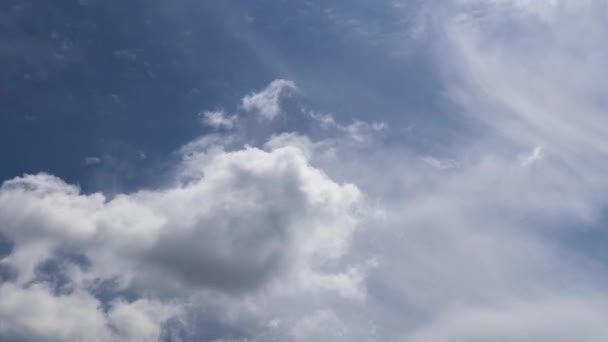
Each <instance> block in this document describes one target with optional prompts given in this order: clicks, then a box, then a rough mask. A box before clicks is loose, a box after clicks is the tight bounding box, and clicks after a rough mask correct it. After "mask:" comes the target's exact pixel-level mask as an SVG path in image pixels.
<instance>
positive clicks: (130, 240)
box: [0, 144, 362, 341]
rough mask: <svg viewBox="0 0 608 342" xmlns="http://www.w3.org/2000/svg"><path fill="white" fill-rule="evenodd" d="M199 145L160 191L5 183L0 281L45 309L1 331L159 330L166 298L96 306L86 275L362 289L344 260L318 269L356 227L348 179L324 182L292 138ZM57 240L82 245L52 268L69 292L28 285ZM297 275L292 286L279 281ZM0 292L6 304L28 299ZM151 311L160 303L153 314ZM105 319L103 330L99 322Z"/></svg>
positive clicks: (121, 334)
mask: <svg viewBox="0 0 608 342" xmlns="http://www.w3.org/2000/svg"><path fill="white" fill-rule="evenodd" d="M200 146H204V149H203V150H196V149H197V147H195V146H191V147H190V150H189V154H188V156H189V157H190V159H189V160H187V162H189V163H188V164H187V167H188V168H197V169H198V170H200V173H199V174H200V175H203V176H201V177H199V178H190V179H189V180H188V182H187V183H179V182H178V183H177V184H176V185H175V186H174V187H170V188H167V189H163V190H154V191H140V192H136V193H132V194H123V195H118V196H116V197H114V198H112V199H108V198H105V196H103V195H101V194H89V195H85V194H82V193H81V192H80V190H79V189H78V188H77V187H75V186H72V185H69V184H66V183H65V182H63V181H62V180H60V179H58V178H56V177H53V176H49V175H45V174H39V175H29V176H24V177H21V178H16V179H14V180H11V181H7V182H5V184H4V185H3V186H2V187H1V188H0V222H2V224H3V226H2V227H3V233H4V234H5V235H6V237H7V238H9V239H10V240H12V241H14V243H15V245H14V250H13V252H12V254H10V255H9V256H8V257H6V258H5V259H4V260H3V262H4V263H5V264H6V265H8V266H10V267H11V268H12V269H14V270H16V272H17V278H16V279H15V281H14V282H13V283H12V284H11V285H7V286H10V287H7V288H8V289H10V290H11V291H12V292H16V293H18V294H19V296H20V297H15V296H16V295H15V294H12V295H11V296H12V297H15V298H23V300H24V301H28V300H29V301H33V302H37V301H41V300H47V301H48V302H49V304H48V305H49V308H48V311H49V313H46V312H44V311H41V310H38V311H36V312H37V313H38V314H40V315H45V317H39V318H37V319H35V322H34V323H36V322H38V323H37V324H45V325H44V326H43V327H39V326H38V325H36V324H34V323H32V322H30V321H23V322H22V321H15V322H12V323H11V324H10V325H9V326H6V327H5V328H4V330H2V329H0V336H1V337H4V336H13V334H15V333H16V332H15V331H13V330H10V329H19V333H21V334H24V335H23V336H40V339H42V336H50V338H51V339H54V338H56V339H57V340H66V341H67V340H79V339H81V338H80V337H79V336H81V335H82V334H85V333H87V332H90V331H95V330H94V329H98V330H99V333H96V336H100V340H103V336H104V335H103V334H106V335H105V336H111V339H120V338H124V339H126V340H130V338H131V337H129V336H132V335H134V334H137V336H139V340H142V339H143V340H149V339H153V337H155V336H159V334H160V331H161V325H162V322H164V321H165V320H167V319H168V318H169V317H170V316H171V314H170V313H172V314H174V315H175V314H177V313H176V312H177V311H175V310H171V309H170V306H167V305H168V304H161V303H152V305H153V306H152V307H150V306H149V304H148V302H145V301H144V302H141V301H138V302H134V303H128V302H120V301H118V302H112V303H110V305H111V307H112V310H111V311H110V312H109V313H108V314H107V315H106V314H104V313H103V312H101V311H100V309H99V307H98V306H100V305H101V303H100V302H99V301H97V300H96V299H95V298H93V297H91V296H90V295H89V294H87V289H89V288H90V284H92V283H95V282H96V281H98V280H100V279H101V280H112V281H113V282H114V283H115V284H116V286H117V290H120V291H123V290H129V291H136V293H146V294H148V295H149V296H152V298H163V297H164V298H173V299H175V298H184V299H185V300H187V298H189V296H191V295H192V294H195V293H201V292H202V293H204V292H205V291H214V292H216V291H220V292H225V293H227V294H228V295H229V296H231V295H232V293H245V294H247V293H255V292H256V291H258V290H259V289H267V290H266V291H271V292H270V293H273V292H274V291H279V292H280V293H284V294H283V295H285V296H294V295H297V294H298V293H305V292H311V293H318V294H319V295H320V294H323V293H328V292H336V293H341V294H343V295H344V296H346V297H353V296H361V291H362V289H361V288H359V287H360V286H361V285H362V284H361V275H360V273H357V272H355V271H353V270H352V269H348V268H346V267H344V268H341V267H340V268H335V267H334V268H333V269H331V270H330V269H326V267H327V266H328V265H338V264H337V263H338V262H339V260H340V258H341V257H342V256H343V255H344V254H345V253H346V251H347V247H348V245H349V243H350V239H351V236H352V234H353V232H354V231H355V228H356V227H357V224H358V220H359V219H358V214H357V206H358V205H359V203H360V201H361V194H360V192H359V190H358V189H357V188H356V187H355V186H353V185H350V184H343V185H340V184H337V183H335V182H333V181H332V180H331V179H330V178H329V177H328V176H327V175H325V174H324V173H323V172H322V171H320V170H318V169H316V168H314V167H312V166H311V165H310V164H309V162H308V157H307V154H306V153H305V152H303V151H302V150H300V149H299V148H298V147H294V145H291V144H285V145H284V146H276V148H273V149H272V150H271V151H263V150H260V149H257V148H252V147H249V148H245V149H241V150H235V151H230V152H226V151H223V150H222V149H215V148H214V147H213V146H208V145H207V146H205V145H199V147H198V148H200ZM197 155H199V156H198V157H197ZM203 155H204V156H203ZM194 161H196V163H195V162H194ZM177 177H178V178H179V176H177ZM59 250H68V251H70V253H76V254H77V255H82V256H83V257H84V258H86V260H87V263H88V264H89V265H88V266H87V267H77V266H76V265H74V267H68V268H66V269H65V270H60V271H58V272H59V273H58V274H60V275H61V276H65V277H67V278H66V279H67V281H68V282H69V283H70V284H71V285H70V287H71V288H74V289H76V291H77V292H75V293H74V294H70V295H68V296H63V297H57V296H54V295H53V294H51V293H50V290H42V288H40V289H39V290H36V291H37V292H36V291H34V290H33V289H29V290H28V284H31V283H32V282H38V281H41V280H37V279H38V278H37V275H38V274H39V267H40V265H41V264H42V263H43V262H45V261H46V260H50V259H52V258H54V257H55V256H56V255H57V254H56V252H57V251H59ZM307 279H309V281H307V282H306V286H305V287H302V288H300V289H299V290H298V289H295V290H294V289H291V290H290V291H287V292H286V291H284V290H280V289H281V288H284V284H287V283H289V282H292V281H294V280H296V281H306V280H307ZM43 283H44V281H43ZM44 284H46V283H44ZM294 284H297V283H294ZM48 286H49V287H52V286H53V285H52V284H48ZM272 289H276V290H272ZM32 291H34V292H32ZM279 292H277V293H279ZM288 293H289V294H288ZM79 294H81V295H79ZM7 296H8V295H7ZM78 301H84V302H82V303H80V302H78ZM1 303H2V304H0V311H1V310H5V311H6V315H14V314H15V313H14V312H15V311H16V310H23V308H25V307H27V306H28V305H26V304H23V303H21V302H19V303H16V304H15V305H12V304H11V305H9V304H10V303H12V302H7V301H4V302H1ZM154 305H156V306H154ZM60 308H62V309H61V310H64V311H65V310H67V311H65V312H68V313H69V312H70V311H69V310H72V308H73V310H75V311H74V312H75V313H74V315H76V316H81V315H85V314H86V315H88V316H90V317H91V323H90V324H91V328H90V327H88V326H87V325H86V324H82V325H77V326H71V325H69V324H67V323H69V322H76V321H79V320H77V319H68V321H69V322H66V324H63V318H60V317H61V316H57V315H56V314H54V313H53V312H50V311H52V310H60ZM78 310H81V311H82V313H81V312H80V311H78ZM161 312H168V314H166V315H161V316H160V317H159V316H158V313H161ZM46 316H49V317H48V318H47V317H46ZM15 317H16V318H15V319H19V320H21V319H23V320H25V319H26V316H25V315H24V316H23V317H21V316H15ZM34 317H36V316H34ZM45 319H49V320H51V321H50V322H51V323H48V324H47V323H44V320H45ZM105 325H111V326H112V327H113V328H112V331H111V332H108V331H106V330H104V329H105ZM53 326H56V327H54V328H52V327H53ZM11 327H14V328H11ZM9 328H10V329H9ZM51 328H52V329H51ZM53 329H56V330H57V331H55V330H53ZM53 336H55V337H53ZM28 338H29V337H28ZM31 338H33V339H38V338H39V337H31ZM26 339H27V338H26Z"/></svg>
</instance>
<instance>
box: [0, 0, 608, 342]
mask: <svg viewBox="0 0 608 342" xmlns="http://www.w3.org/2000/svg"><path fill="white" fill-rule="evenodd" d="M599 4H600V2H594V1H589V2H587V1H583V2H578V3H575V2H573V1H544V2H543V1H538V2H533V1H515V0H512V1H507V0H505V1H481V0H478V1H473V0H471V1H465V0H454V1H450V2H447V3H442V4H441V5H437V4H435V3H428V4H426V5H425V6H424V7H425V9H424V11H425V13H424V15H420V16H415V17H416V18H419V19H417V20H420V22H421V23H422V21H423V19H421V18H422V17H425V16H426V18H427V19H428V22H426V23H424V24H425V25H426V26H427V27H425V28H424V30H420V32H423V33H421V36H419V37H418V39H423V38H424V37H426V39H431V40H432V44H430V45H433V47H432V48H433V49H436V50H432V51H428V54H429V55H432V54H433V53H435V55H434V56H432V57H433V58H432V59H433V60H432V62H433V63H436V64H435V65H434V67H435V68H436V69H437V73H438V75H440V77H441V79H440V83H441V89H437V91H441V92H443V94H444V95H445V98H446V100H447V101H450V102H449V105H450V106H449V108H447V110H448V111H449V113H450V115H452V117H454V118H455V120H456V121H459V122H463V123H465V124H463V126H466V127H465V128H453V127H449V128H446V130H450V129H452V130H454V134H453V135H449V136H447V137H444V136H438V135H433V134H436V132H431V133H426V132H423V133H420V136H416V137H415V139H419V140H416V141H413V142H412V140H405V139H404V138H403V137H396V138H395V137H390V138H392V139H388V138H387V139H369V137H370V136H372V135H373V134H377V133H378V132H380V131H382V132H387V134H389V133H391V132H390V131H392V129H391V130H389V129H387V128H388V127H391V128H392V126H391V125H394V122H400V121H395V120H396V118H393V117H390V116H380V117H378V120H377V121H375V122H381V123H384V122H386V123H385V124H374V123H368V122H363V121H357V120H356V119H351V121H345V122H346V123H343V122H339V121H338V120H336V119H334V117H333V116H332V115H329V114H319V113H322V112H312V113H310V118H309V119H312V120H314V121H313V123H316V124H317V125H319V126H321V128H323V129H324V131H323V134H324V137H323V138H318V137H315V136H314V135H313V134H312V133H311V134H309V132H307V131H306V129H307V127H308V126H307V125H305V124H302V125H301V126H297V127H291V126H289V127H288V128H287V129H284V130H283V129H282V130H281V131H278V132H274V131H273V132H270V134H269V136H270V137H264V138H263V139H258V138H259V137H257V136H256V137H255V139H254V138H252V137H250V136H248V135H247V132H246V131H245V130H243V129H242V127H237V126H235V127H234V129H233V130H231V131H230V132H217V133H214V134H210V135H206V136H204V137H200V138H198V139H196V140H193V141H192V142H189V143H187V144H185V145H184V146H183V147H182V148H181V149H179V151H178V152H177V154H178V156H179V157H181V160H180V161H179V163H178V165H176V166H175V172H174V173H173V174H171V177H170V179H167V180H166V182H165V183H164V184H165V186H164V187H163V188H158V189H149V190H140V191H136V192H133V193H126V194H119V195H117V196H114V197H106V196H105V195H103V194H85V193H82V192H81V190H80V189H79V188H78V187H77V186H74V185H70V184H68V183H66V182H65V181H63V180H61V179H59V178H57V177H53V176H50V175H47V174H37V175H28V176H24V177H19V178H15V179H13V180H9V181H7V182H5V183H4V184H3V186H2V188H0V223H1V224H2V227H1V229H2V233H3V234H4V235H5V236H6V238H7V239H9V240H10V243H7V244H6V245H7V246H8V245H10V247H6V248H5V249H6V251H7V252H5V253H4V254H2V253H0V255H2V259H1V263H2V264H1V265H4V269H6V270H9V271H10V272H13V273H14V277H6V279H5V278H1V279H3V280H1V281H3V283H2V285H0V299H3V298H4V299H6V301H2V300H0V315H3V316H0V318H3V317H6V322H9V323H10V324H5V325H2V322H4V321H5V320H4V319H0V337H2V338H7V339H11V338H14V339H17V338H21V339H26V340H28V339H29V340H32V339H33V340H36V339H40V340H42V338H43V337H45V336H49V337H50V338H51V339H53V338H54V339H56V340H61V339H63V340H78V339H79V338H80V336H81V335H80V334H82V333H83V331H95V332H97V335H96V336H100V338H102V339H103V338H107V339H110V340H120V339H124V340H129V339H131V340H133V339H137V338H139V339H140V340H142V339H143V340H150V339H154V338H156V337H160V339H165V340H171V339H172V340H180V339H181V340H185V341H188V340H191V341H197V340H202V341H205V340H211V341H213V340H235V341H238V340H251V341H273V340H275V341H277V340H279V341H312V340H314V341H323V340H327V341H365V340H380V341H397V340H403V341H471V340H473V341H475V340H480V341H485V340H502V341H521V340H524V341H525V340H534V341H553V340H560V339H562V340H603V339H605V336H606V335H607V334H608V333H607V331H606V329H605V327H604V324H603V322H601V319H600V318H601V317H604V316H606V312H607V311H608V305H607V298H606V296H605V295H603V292H604V289H605V287H606V284H607V283H608V277H606V275H605V272H604V271H605V270H604V269H605V261H606V259H605V258H606V256H605V255H604V254H602V253H599V255H594V254H592V253H591V249H592V248H591V246H590V244H589V243H588V242H587V240H585V239H590V237H592V238H593V239H595V238H596V237H599V238H598V239H597V240H598V241H602V239H604V238H605V236H604V235H605V232H604V229H603V226H604V224H603V219H602V215H601V213H602V210H603V208H604V207H605V206H606V204H607V203H606V197H605V196H604V195H603V194H604V193H606V190H608V189H607V186H608V183H607V182H606V181H605V176H604V175H605V174H606V172H607V171H608V170H606V165H607V164H606V163H605V162H604V160H605V154H606V151H607V149H606V146H607V145H606V141H605V137H606V136H608V135H607V134H606V133H608V132H606V127H608V126H607V125H606V122H605V121H606V118H605V115H603V113H605V107H606V105H605V101H603V100H602V99H603V98H604V96H603V95H604V92H605V89H608V88H606V84H605V83H606V81H605V79H604V78H602V77H599V76H598V75H602V72H603V71H604V70H606V69H605V60H608V59H606V58H605V57H606V56H605V55H606V51H605V50H606V49H604V48H602V45H601V44H600V43H599V42H601V41H602V40H600V39H603V36H604V33H606V32H605V31H606V30H605V29H604V28H603V26H602V21H601V19H604V18H603V17H602V16H601V15H602V14H600V13H601V12H600V11H597V8H598V7H597V6H600V5H599ZM421 25H422V24H421ZM417 29H418V28H417ZM400 36H403V35H400ZM398 43H399V42H395V44H398ZM384 45H389V44H382V46H384ZM384 52H386V51H384V50H379V53H384ZM446 56H449V57H450V58H449V59H447V58H446ZM295 89H296V88H295V84H294V83H293V82H291V81H285V80H277V81H274V82H273V83H271V84H270V85H269V86H268V87H267V88H266V89H264V90H262V91H261V92H258V93H255V92H254V93H251V94H250V95H248V96H245V98H244V99H243V102H242V108H243V109H244V110H246V111H250V112H256V113H258V114H260V115H261V116H262V117H264V118H267V119H272V118H274V117H276V116H277V115H280V113H281V106H280V99H281V94H282V93H283V92H284V91H288V90H295ZM203 115H204V116H205V117H206V116H207V115H206V114H203ZM421 115H422V114H421ZM424 115H425V119H426V118H427V117H428V120H435V119H436V118H435V117H433V113H424ZM209 118H210V119H209V120H211V121H213V120H215V119H217V120H215V121H213V122H215V123H216V124H217V127H220V126H223V125H224V123H223V120H224V119H229V118H230V117H226V116H225V114H224V113H220V114H210V115H209ZM212 119H213V120H212ZM211 121H210V122H209V123H208V124H210V125H212V126H213V125H214V124H213V123H211ZM349 122H350V124H349ZM307 123H308V122H307ZM300 124H301V122H300ZM286 125H288V124H286ZM445 125H447V124H445ZM238 126H241V125H238ZM224 127H225V125H224ZM225 128H227V127H225ZM255 128H257V127H254V129H253V130H254V131H255ZM292 128H293V129H292ZM425 134H427V135H428V136H424V135H425ZM362 141H365V144H363V143H361V142H362ZM245 144H249V145H246V146H244V147H243V145H245ZM7 241H8V240H7ZM49 265H55V266H56V267H55V268H54V269H53V270H54V271H53V273H52V275H53V276H50V275H49V271H48V269H49V268H52V267H51V266H49ZM10 272H9V273H10ZM66 284H67V285H66ZM38 302H39V303H41V305H42V306H41V309H40V310H32V309H31V308H33V307H35V305H34V303H38ZM64 307H65V308H66V309H65V313H66V314H65V317H75V316H82V317H83V322H84V323H83V324H82V325H78V326H76V325H74V324H73V323H72V322H73V321H72V320H67V321H66V322H64V321H63V319H61V318H59V316H58V314H57V311H58V310H59V308H64ZM30 311H35V312H34V313H32V312H30ZM28 317H35V319H33V320H32V319H29V318H28ZM76 321H77V320H76ZM47 322H51V323H47ZM85 323H86V324H85ZM0 339H1V338H0Z"/></svg>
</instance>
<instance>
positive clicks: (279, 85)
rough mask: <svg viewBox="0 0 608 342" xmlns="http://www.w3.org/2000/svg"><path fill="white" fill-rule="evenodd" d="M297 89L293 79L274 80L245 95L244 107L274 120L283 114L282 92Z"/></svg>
mask: <svg viewBox="0 0 608 342" xmlns="http://www.w3.org/2000/svg"><path fill="white" fill-rule="evenodd" d="M297 89H298V88H297V87H296V84H295V83H294V82H293V81H289V80H282V79H279V80H274V81H272V82H271V83H270V84H269V85H268V86H267V87H266V88H264V89H262V90H261V91H259V92H254V93H251V94H249V95H247V96H245V97H243V100H242V107H243V109H245V110H246V111H248V112H256V113H258V114H259V115H260V116H261V117H263V118H264V119H267V120H272V119H274V118H275V117H276V116H278V115H279V114H281V102H280V101H281V96H282V94H284V93H286V92H288V91H295V90H297Z"/></svg>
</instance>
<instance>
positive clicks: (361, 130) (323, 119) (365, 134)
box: [309, 111, 387, 142]
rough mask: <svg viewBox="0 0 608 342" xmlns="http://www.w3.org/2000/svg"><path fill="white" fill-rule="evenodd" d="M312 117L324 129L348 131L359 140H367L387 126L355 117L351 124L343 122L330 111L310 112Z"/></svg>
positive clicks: (354, 138)
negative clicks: (337, 119)
mask: <svg viewBox="0 0 608 342" xmlns="http://www.w3.org/2000/svg"><path fill="white" fill-rule="evenodd" d="M309 115H310V117H311V118H312V119H313V120H315V121H316V122H317V123H318V124H319V126H321V128H323V129H336V130H338V131H341V132H344V133H346V134H347V135H348V136H349V137H350V138H351V139H353V140H355V141H357V142H363V141H366V140H367V139H368V138H369V137H370V136H372V135H373V134H374V133H377V132H380V131H383V130H385V129H386V128H387V126H386V124H385V123H384V122H372V123H369V122H365V121H361V120H357V119H354V120H353V121H352V122H351V123H350V124H348V125H345V124H341V123H339V122H338V121H336V119H335V118H334V117H333V115H331V114H329V113H320V112H314V111H311V112H309Z"/></svg>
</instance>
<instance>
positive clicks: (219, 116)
mask: <svg viewBox="0 0 608 342" xmlns="http://www.w3.org/2000/svg"><path fill="white" fill-rule="evenodd" d="M199 118H200V120H201V121H202V122H203V123H204V124H205V125H207V126H210V127H213V128H216V129H218V128H223V129H227V130H230V129H233V128H234V125H235V124H236V121H237V117H236V115H232V116H227V115H226V114H225V113H224V112H223V111H221V110H217V111H205V112H201V113H199Z"/></svg>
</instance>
